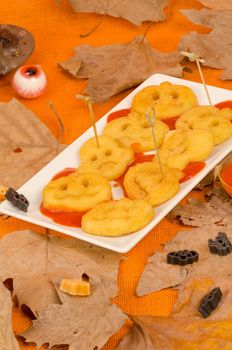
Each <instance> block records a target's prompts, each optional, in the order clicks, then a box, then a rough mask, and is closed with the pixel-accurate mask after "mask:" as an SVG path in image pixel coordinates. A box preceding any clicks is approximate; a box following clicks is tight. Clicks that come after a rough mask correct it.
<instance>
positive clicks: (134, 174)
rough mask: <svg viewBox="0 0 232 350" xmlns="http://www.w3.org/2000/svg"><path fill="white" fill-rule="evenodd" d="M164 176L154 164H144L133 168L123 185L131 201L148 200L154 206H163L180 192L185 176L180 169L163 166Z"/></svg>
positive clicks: (127, 174)
mask: <svg viewBox="0 0 232 350" xmlns="http://www.w3.org/2000/svg"><path fill="white" fill-rule="evenodd" d="M163 171H164V176H163V175H162V174H161V172H160V169H159V167H158V166H157V165H156V164H155V163H154V162H144V163H140V164H137V165H135V166H134V167H131V168H130V169H129V170H128V172H127V173H126V175H125V178H124V182H123V185H124V187H125V190H126V193H127V195H128V197H129V198H131V199H139V198H141V199H146V200H147V201H148V202H149V203H150V204H151V205H152V206H154V207H155V206H157V205H159V204H162V203H164V202H166V201H167V200H169V199H170V198H172V197H173V196H175V194H176V193H177V192H178V191H179V188H180V185H179V180H180V179H181V178H182V177H183V176H184V174H183V173H182V172H181V171H180V170H178V169H170V168H168V167H165V166H163Z"/></svg>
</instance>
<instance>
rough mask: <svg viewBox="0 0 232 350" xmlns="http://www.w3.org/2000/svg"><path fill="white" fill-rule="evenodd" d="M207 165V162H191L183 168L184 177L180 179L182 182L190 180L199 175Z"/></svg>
mask: <svg viewBox="0 0 232 350" xmlns="http://www.w3.org/2000/svg"><path fill="white" fill-rule="evenodd" d="M204 167H205V162H192V163H189V164H188V165H187V166H186V168H185V169H184V170H183V172H184V174H185V175H184V177H183V178H182V179H181V180H180V183H182V182H185V181H188V180H189V179H191V178H192V177H194V176H195V175H197V174H198V173H199V172H200V171H201V170H202V169H204Z"/></svg>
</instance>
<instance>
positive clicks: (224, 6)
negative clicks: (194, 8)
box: [198, 0, 232, 10]
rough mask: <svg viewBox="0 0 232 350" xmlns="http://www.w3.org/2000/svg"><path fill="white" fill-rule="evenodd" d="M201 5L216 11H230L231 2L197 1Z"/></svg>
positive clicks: (225, 0)
mask: <svg viewBox="0 0 232 350" xmlns="http://www.w3.org/2000/svg"><path fill="white" fill-rule="evenodd" d="M198 1H199V2H200V3H202V5H204V6H206V7H209V8H211V9H217V10H232V0H198Z"/></svg>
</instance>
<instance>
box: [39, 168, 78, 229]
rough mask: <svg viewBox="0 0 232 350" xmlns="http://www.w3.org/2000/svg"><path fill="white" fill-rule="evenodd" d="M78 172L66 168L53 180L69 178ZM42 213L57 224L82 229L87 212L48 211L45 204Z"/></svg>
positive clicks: (41, 209) (41, 208)
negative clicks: (83, 218) (82, 222)
mask: <svg viewBox="0 0 232 350" xmlns="http://www.w3.org/2000/svg"><path fill="white" fill-rule="evenodd" d="M75 171H76V169H75V168H66V169H64V170H61V171H60V172H59V173H57V174H56V175H55V176H53V178H52V180H57V179H59V178H60V177H64V176H68V175H70V174H73V173H74V172H75ZM40 212H41V213H42V214H43V215H45V216H48V217H49V218H51V219H52V220H53V221H54V222H56V223H57V224H61V225H65V226H71V227H81V219H82V216H83V215H84V214H85V212H71V213H69V212H64V211H59V210H54V211H53V210H48V209H45V208H44V207H43V203H42V204H41V206H40Z"/></svg>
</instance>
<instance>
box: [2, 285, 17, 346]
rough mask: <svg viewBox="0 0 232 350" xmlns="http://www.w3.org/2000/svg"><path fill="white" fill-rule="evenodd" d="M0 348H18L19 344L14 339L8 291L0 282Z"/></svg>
mask: <svg viewBox="0 0 232 350" xmlns="http://www.w3.org/2000/svg"><path fill="white" fill-rule="evenodd" d="M0 305H1V307H0V349H1V350H19V345H18V342H17V340H16V339H15V336H14V333H13V330H12V324H11V317H12V301H11V295H10V292H9V291H8V290H7V289H6V288H5V287H4V285H3V284H2V283H1V282H0Z"/></svg>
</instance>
